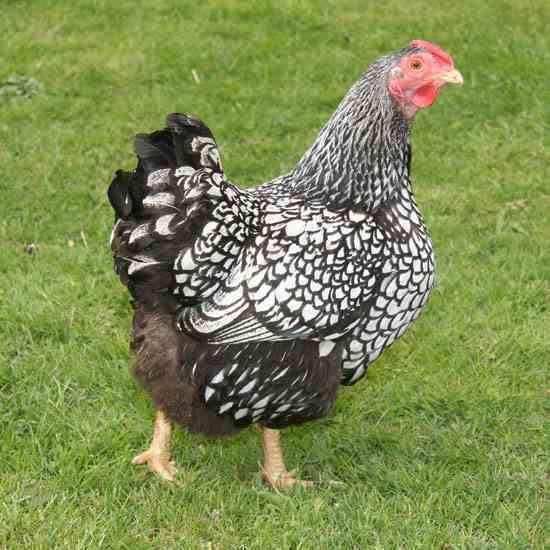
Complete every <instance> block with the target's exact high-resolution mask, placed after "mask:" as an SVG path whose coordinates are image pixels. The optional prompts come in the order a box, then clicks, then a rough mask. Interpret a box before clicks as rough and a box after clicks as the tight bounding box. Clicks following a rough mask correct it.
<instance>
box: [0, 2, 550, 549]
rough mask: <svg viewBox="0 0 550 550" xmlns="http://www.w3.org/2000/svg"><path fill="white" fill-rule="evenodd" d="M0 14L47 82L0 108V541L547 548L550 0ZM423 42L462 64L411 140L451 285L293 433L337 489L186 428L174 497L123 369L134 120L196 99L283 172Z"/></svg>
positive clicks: (30, 70) (321, 478)
mask: <svg viewBox="0 0 550 550" xmlns="http://www.w3.org/2000/svg"><path fill="white" fill-rule="evenodd" d="M369 4H371V3H369ZM1 15H2V17H1V18H0V31H1V38H0V45H1V52H2V63H1V64H0V80H3V79H5V78H6V77H8V76H9V75H11V74H20V75H26V76H31V77H34V78H35V79H37V80H38V81H40V82H41V83H43V85H44V93H42V94H39V95H35V96H33V97H32V98H31V99H30V100H20V101H17V100H15V101H14V100H3V102H2V103H0V167H1V176H0V192H1V194H0V198H1V199H0V200H1V203H0V204H1V206H0V210H1V216H0V246H1V257H0V272H1V279H2V285H1V286H0V326H1V327H2V329H1V337H0V397H1V399H2V403H1V408H0V426H1V428H0V445H1V450H2V453H1V465H0V476H1V477H0V507H1V508H0V517H1V521H0V547H2V548H9V549H12V548H26V547H28V548H71V549H74V548H212V549H215V548H221V549H225V548H243V549H253V548H261V549H265V548H304V549H309V548H323V549H324V548H331V549H332V548H384V549H385V548H444V549H450V548H453V549H454V548H472V549H480V548H499V549H500V548H514V549H516V548H543V547H545V544H548V529H547V524H545V516H544V514H543V512H544V506H545V500H544V499H545V490H547V489H548V473H547V471H548V445H547V443H546V442H545V439H544V432H543V420H544V404H545V403H544V400H545V397H546V398H547V397H548V388H549V386H548V366H549V363H550V331H549V327H550V261H549V260H548V255H549V245H548V242H549V236H550V189H549V187H548V183H549V176H550V174H549V169H548V166H549V162H550V148H549V145H550V144H549V137H548V136H549V135H550V132H549V127H548V126H549V125H548V121H549V120H550V107H549V105H550V94H549V91H548V90H549V88H548V78H547V77H548V69H549V67H550V54H549V52H550V38H549V35H548V33H547V29H546V25H547V23H548V20H549V19H550V7H549V6H548V4H547V3H546V2H544V1H543V0H540V1H527V0H517V1H515V2H507V1H496V0H493V1H489V2H486V3H484V4H483V5H480V4H479V3H478V2H473V1H471V0H467V1H465V2H461V3H446V2H445V3H440V4H438V5H434V4H433V3H431V4H429V5H428V4H427V3H421V2H416V1H409V2H403V1H398V0H390V1H389V2H385V3H379V5H378V4H376V5H367V3H366V2H363V1H359V0H341V1H338V2H336V1H326V2H297V1H296V2H295V1H291V0H283V1H281V2H277V3H275V2H274V3H270V2H254V3H252V2H251V3H245V2H237V1H236V0H233V1H232V0H225V1H222V0H220V1H217V2H216V1H210V2H187V1H160V2H144V1H140V0H135V1H134V0H132V1H130V0H121V1H119V2H116V3H114V2H107V1H105V0H97V1H92V0H86V1H85V0H74V1H73V2H57V1H56V2H54V1H53V0H49V1H48V0H33V1H26V2H25V1H15V0H11V1H5V2H3V3H2V7H1ZM412 38H426V39H431V40H433V41H435V42H439V43H440V44H441V45H442V46H444V47H445V48H446V49H448V50H449V51H450V52H451V53H452V54H453V56H454V57H455V60H456V64H457V67H458V68H460V69H461V70H462V72H463V73H464V76H465V80H466V85H465V86H464V87H463V88H462V89H460V90H458V89H452V90H451V89H449V90H444V92H443V94H442V97H441V99H440V101H439V102H438V103H437V105H435V106H434V107H433V108H432V109H430V110H429V112H426V113H422V114H421V115H420V116H419V118H418V121H417V124H416V128H415V132H414V150H415V158H414V175H415V180H416V190H417V197H418V200H419V202H420V204H421V206H422V209H423V212H424V214H425V217H426V219H427V222H428V224H429V226H430V229H431V232H432V234H433V238H434V242H435V246H436V249H437V257H438V268H439V286H438V289H437V292H436V293H435V295H434V296H433V298H432V300H431V302H430V305H429V308H428V311H427V312H426V314H425V315H423V316H422V317H421V319H420V320H419V321H418V323H417V324H416V325H415V327H414V328H413V329H412V330H411V331H410V332H409V333H407V335H406V336H405V337H404V338H403V339H402V340H401V341H400V342H399V343H398V344H396V345H395V346H394V347H393V348H392V349H391V350H389V351H388V352H387V353H386V354H385V355H384V356H383V357H382V358H381V359H380V360H379V361H378V362H377V363H376V364H375V365H374V366H373V367H371V370H370V372H369V376H368V381H367V382H363V383H361V384H359V385H357V386H355V387H353V388H351V389H350V390H344V391H342V394H341V397H340V400H339V402H338V405H337V407H336V411H335V413H334V415H333V416H331V417H330V418H328V419H326V420H324V421H321V422H318V423H315V424H310V425H308V426H305V427H302V428H297V429H291V430H287V431H286V432H285V434H284V444H285V448H286V451H287V461H288V463H289V465H290V466H299V469H300V474H301V475H302V476H304V477H306V478H310V479H313V480H314V481H317V482H319V483H318V484H317V485H316V486H315V488H313V489H312V490H309V491H303V490H296V491H294V492H292V493H290V494H286V495H283V494H277V493H274V492H272V491H269V490H268V489H266V488H265V487H264V486H263V485H262V484H261V482H260V478H259V474H258V471H259V470H258V462H259V460H260V447H259V437H258V434H257V433H256V432H255V431H254V430H249V431H247V432H244V433H242V434H240V435H239V436H238V437H236V438H234V439H230V440H224V441H218V442H212V441H206V440H204V439H201V438H199V437H191V436H188V435H186V434H184V433H182V432H178V433H177V435H176V436H175V441H174V455H175V459H176V460H177V462H178V463H179V464H180V467H181V474H180V476H179V479H178V484H177V485H173V486H169V485H166V484H164V483H162V482H160V481H159V480H158V479H156V478H154V477H152V476H151V475H149V474H148V473H147V472H146V471H145V470H143V469H140V468H134V467H131V466H130V465H129V460H130V458H131V457H132V456H133V453H135V452H137V451H140V450H142V449H143V448H144V446H145V445H146V443H147V441H148V438H149V436H150V432H151V423H152V409H151V406H150V404H149V402H148V400H147V398H146V397H145V396H144V395H143V394H142V392H141V391H140V390H139V389H137V388H136V386H135V385H134V383H133V381H132V379H131V377H130V375H129V373H128V369H127V365H128V350H127V340H128V331H129V323H130V308H129V305H128V298H127V295H126V292H125V290H124V289H123V287H122V286H121V285H120V284H119V283H118V281H117V280H116V278H115V276H114V274H113V273H112V269H111V258H110V253H109V250H108V247H107V238H108V235H109V232H110V224H111V221H112V213H111V211H110V207H109V206H108V204H107V201H106V196H105V191H106V187H107V184H108V182H109V180H110V177H111V174H112V173H113V171H114V170H115V169H116V168H118V167H121V166H124V167H131V166H132V165H133V162H134V161H133V155H132V152H131V145H130V143H131V137H132V135H133V134H134V133H136V132H138V131H148V130H152V129H155V128H157V127H159V125H161V124H162V121H163V117H164V115H165V114H166V113H168V112H171V111H174V110H182V111H188V112H192V113H196V114H199V115H200V116H201V117H202V118H203V119H204V120H206V122H207V123H208V124H209V125H210V126H211V127H213V129H214V131H215V133H216V135H217V138H218V141H219V142H220V145H221V148H222V153H223V156H224V163H225V168H226V171H227V173H228V174H229V176H230V177H231V179H232V180H233V181H235V182H239V183H241V184H244V185H249V184H253V183H258V182H260V181H264V180H266V179H268V178H270V177H272V176H274V175H277V174H280V173H282V172H283V171H285V170H288V169H289V168H290V167H291V166H292V165H293V163H294V162H295V161H296V160H297V159H298V158H299V156H300V154H301V153H302V152H303V150H304V149H305V147H306V146H307V145H308V144H309V143H310V142H311V140H312V139H313V137H314V136H315V133H316V131H317V129H318V128H319V127H320V125H321V124H322V123H323V121H324V120H325V119H326V118H327V117H328V116H329V114H330V113H331V111H332V109H333V108H334V107H335V105H336V104H337V102H338V101H339V99H340V97H341V96H342V95H343V94H344V92H345V91H346V89H347V87H348V86H349V85H350V84H351V83H352V82H353V81H354V79H355V78H356V77H357V76H358V74H359V73H360V72H361V70H362V69H363V68H364V67H365V66H366V65H367V64H368V63H369V62H370V61H372V60H374V59H375V58H376V57H377V56H379V55H381V54H383V53H386V52H388V51H391V50H394V49H396V48H398V47H401V46H403V45H404V44H406V43H407V42H408V41H409V40H410V39H412ZM193 70H194V71H195V73H196V75H197V76H198V79H197V78H195V77H194V76H193V73H192V71H193ZM197 80H198V81H197ZM30 243H34V244H35V246H36V249H35V252H34V253H33V254H28V253H25V251H24V249H25V246H26V245H28V244H30ZM331 479H335V480H339V481H341V482H342V483H343V484H342V485H339V486H333V485H330V484H328V483H326V482H327V481H328V480H331ZM546 520H547V517H546Z"/></svg>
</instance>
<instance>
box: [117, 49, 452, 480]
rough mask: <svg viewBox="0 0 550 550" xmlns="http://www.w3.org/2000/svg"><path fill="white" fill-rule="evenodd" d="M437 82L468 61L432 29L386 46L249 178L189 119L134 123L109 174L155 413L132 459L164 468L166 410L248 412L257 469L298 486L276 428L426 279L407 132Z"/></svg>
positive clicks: (207, 418) (232, 421)
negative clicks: (286, 162) (287, 166)
mask: <svg viewBox="0 0 550 550" xmlns="http://www.w3.org/2000/svg"><path fill="white" fill-rule="evenodd" d="M446 83H454V84H461V83H462V76H461V74H460V73H459V72H458V71H457V70H456V69H455V68H454V65H453V60H452V58H451V57H450V55H449V54H448V53H446V52H445V51H444V50H442V49H440V48H439V47H437V46H435V45H434V44H432V43H430V42H426V41H422V40H415V41H413V42H411V44H410V45H409V46H408V47H406V48H404V49H402V50H399V51H397V52H395V53H392V54H390V55H387V56H385V57H382V58H381V59H380V60H378V61H377V62H376V63H374V64H373V65H371V66H370V67H369V69H368V70H367V72H366V73H365V74H364V75H363V76H362V77H361V78H360V79H359V80H358V81H357V82H356V83H355V84H354V85H353V86H352V88H351V89H350V90H349V92H348V93H347V95H346V96H345V97H344V99H343V100H342V102H341V103H340V105H339V106H338V108H337V109H336V112H335V113H334V114H333V115H332V117H331V118H330V120H329V121H328V122H327V124H326V125H325V126H324V127H323V128H322V130H321V131H320V133H319V135H318V136H317V139H316V140H315V142H314V143H313V145H312V146H311V147H310V148H309V150H308V151H307V152H306V153H305V154H304V156H303V157H302V158H301V159H300V161H299V162H298V164H297V165H296V167H295V168H294V169H293V170H292V171H291V172H290V173H288V174H286V175H284V176H280V177H278V178H276V179H274V180H272V181H270V182H268V183H265V184H263V185H260V186H259V187H257V188H255V189H246V190H243V189H239V188H237V187H236V186H235V185H233V184H232V183H230V182H229V181H228V180H227V178H226V176H225V174H224V172H223V170H222V165H221V161H220V157H219V154H218V149H217V146H216V143H215V141H214V138H213V136H212V133H211V132H210V130H209V129H208V128H207V127H206V126H205V125H204V124H203V123H202V122H201V121H200V120H198V119H196V118H193V117H190V116H187V115H183V114H172V115H170V116H168V119H167V125H166V126H167V127H166V128H165V129H164V130H161V131H158V132H153V133H152V134H148V135H146V134H140V135H138V136H137V137H136V140H135V150H136V153H137V156H138V165H137V168H136V169H135V170H134V171H133V172H129V173H128V172H122V171H119V172H117V174H116V177H115V179H114V180H113V182H112V184H111V186H110V188H109V199H110V201H111V204H112V206H113V208H114V210H115V212H116V223H115V226H114V229H113V233H112V241H111V243H112V244H111V246H112V250H113V253H114V258H115V268H116V272H117V274H118V276H119V277H120V279H121V280H122V282H123V283H124V284H125V285H126V286H127V287H128V289H129V291H130V293H131V295H132V297H133V300H134V308H135V312H134V324H133V334H132V342H131V347H132V350H133V352H134V353H135V356H136V364H135V368H134V373H135V375H136V377H137V378H138V380H139V381H140V382H141V383H142V384H143V386H144V387H145V388H146V389H147V390H148V392H149V393H150V394H151V396H152V398H153V401H154V404H155V407H156V410H157V416H156V422H155V430H154V436H153V440H152V443H151V446H150V448H149V449H148V450H147V451H145V452H144V453H142V454H140V455H138V456H136V457H135V458H134V463H136V464H143V463H147V464H148V466H149V468H150V469H151V470H153V471H155V472H157V473H158V474H160V475H161V476H162V477H164V478H165V479H168V480H171V479H173V476H174V473H175V468H174V466H173V464H172V462H171V461H170V433H171V423H172V421H173V422H177V423H180V424H183V425H184V426H186V427H187V428H188V429H189V430H191V431H193V432H200V433H202V434H205V435H207V436H222V435H229V434H232V433H234V432H236V431H238V430H240V429H241V428H244V427H246V426H249V425H250V424H252V423H258V424H260V425H261V426H262V434H263V435H262V437H263V447H264V462H263V467H262V473H263V477H264V479H265V480H266V481H267V482H268V483H270V484H271V485H272V486H274V487H286V486H289V485H293V484H295V483H302V484H305V483H307V482H302V481H300V480H297V479H295V477H294V476H293V475H292V474H291V473H290V472H288V471H287V470H286V468H285V465H284V462H283V456H282V450H281V447H280V444H279V432H278V430H279V429H280V428H284V427H286V426H289V425H292V424H300V423H303V422H307V421H309V420H314V419H316V418H320V417H323V416H325V415H327V414H328V413H329V411H330V410H331V409H332V407H333V405H334V401H335V399H336V395H337V393H338V388H339V386H340V384H344V385H351V384H354V383H355V382H357V381H358V380H359V379H360V378H361V377H362V376H364V374H365V372H366V370H367V367H368V365H369V364H370V363H372V361H374V360H375V359H376V358H377V357H378V356H379V355H380V353H382V351H383V350H384V349H386V348H387V347H388V346H390V345H391V344H392V343H393V342H394V341H395V340H396V339H397V338H399V337H400V336H401V335H402V334H403V333H404V332H405V331H406V330H407V328H408V327H409V326H410V325H411V323H412V322H413V321H414V320H415V319H416V318H417V317H418V315H419V314H420V312H421V311H422V309H423V308H424V306H425V304H426V301H427V299H428V296H429V294H430V291H431V289H432V287H433V284H434V258H433V252H432V244H431V241H430V237H429V235H428V233H427V230H426V227H425V226H424V223H423V220H422V216H421V214H420V212H419V209H418V206H417V204H416V202H415V200H414V196H413V192H412V187H411V178H410V167H411V147H410V141H409V136H410V129H411V122H412V119H413V118H414V115H415V114H416V112H417V111H418V110H419V109H422V108H425V107H429V106H430V105H432V103H433V102H434V101H435V100H436V98H437V96H438V94H439V91H440V88H441V87H442V86H443V85H444V84H446Z"/></svg>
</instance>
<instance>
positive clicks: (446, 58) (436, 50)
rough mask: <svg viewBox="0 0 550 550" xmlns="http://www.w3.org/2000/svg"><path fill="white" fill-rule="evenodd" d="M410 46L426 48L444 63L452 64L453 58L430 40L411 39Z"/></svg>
mask: <svg viewBox="0 0 550 550" xmlns="http://www.w3.org/2000/svg"><path fill="white" fill-rule="evenodd" d="M411 47H413V48H422V49H424V50H427V51H429V52H430V53H431V54H432V55H434V56H435V57H439V59H441V61H443V62H444V63H447V64H449V65H452V64H453V58H452V57H451V56H450V55H449V54H448V53H447V52H446V51H445V50H443V49H441V48H440V47H439V46H436V45H435V44H432V43H431V42H428V41H427V40H413V41H412V42H411Z"/></svg>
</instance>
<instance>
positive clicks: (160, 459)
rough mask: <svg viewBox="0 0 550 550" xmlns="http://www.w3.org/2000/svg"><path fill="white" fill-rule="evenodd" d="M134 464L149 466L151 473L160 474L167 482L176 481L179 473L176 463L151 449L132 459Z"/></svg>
mask: <svg viewBox="0 0 550 550" xmlns="http://www.w3.org/2000/svg"><path fill="white" fill-rule="evenodd" d="M132 464H147V467H148V468H149V470H151V472H153V473H155V474H158V475H159V476H160V477H161V478H162V479H164V480H166V481H174V479H175V475H176V472H177V469H176V466H175V465H174V461H172V460H170V459H169V458H168V457H166V456H162V454H160V453H156V452H154V451H153V450H151V449H149V450H147V451H145V452H143V453H141V454H139V455H136V456H135V457H134V458H133V459H132Z"/></svg>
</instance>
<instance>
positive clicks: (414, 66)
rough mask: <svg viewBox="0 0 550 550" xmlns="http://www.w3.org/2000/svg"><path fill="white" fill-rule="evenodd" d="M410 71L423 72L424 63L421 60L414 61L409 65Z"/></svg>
mask: <svg viewBox="0 0 550 550" xmlns="http://www.w3.org/2000/svg"><path fill="white" fill-rule="evenodd" d="M409 69H410V70H411V71H421V70H422V61H420V59H413V60H412V61H411V62H410V63H409Z"/></svg>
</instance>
